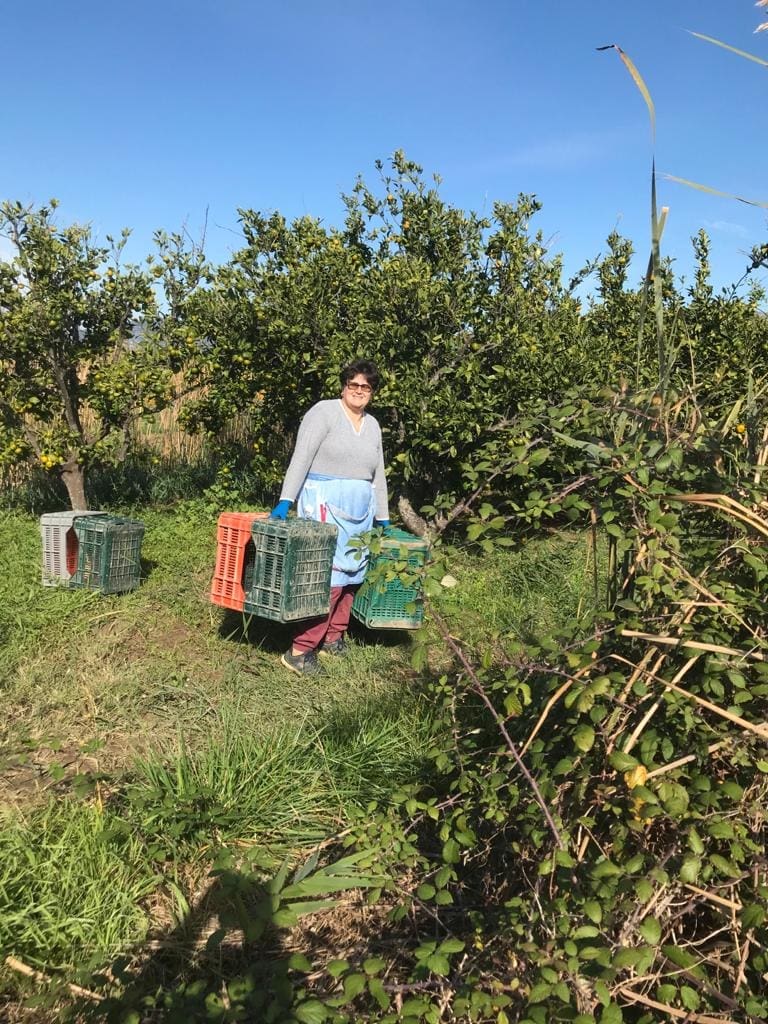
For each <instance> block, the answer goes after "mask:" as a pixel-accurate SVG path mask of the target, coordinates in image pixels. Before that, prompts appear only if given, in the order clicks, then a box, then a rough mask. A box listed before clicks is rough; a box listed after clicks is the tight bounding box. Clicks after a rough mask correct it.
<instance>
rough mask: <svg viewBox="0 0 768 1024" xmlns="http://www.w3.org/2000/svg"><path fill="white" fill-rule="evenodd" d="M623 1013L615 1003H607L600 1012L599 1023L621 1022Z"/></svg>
mask: <svg viewBox="0 0 768 1024" xmlns="http://www.w3.org/2000/svg"><path fill="white" fill-rule="evenodd" d="M623 1020H624V1014H623V1013H622V1012H621V1007H620V1006H619V1005H618V1004H617V1003H609V1004H608V1006H606V1007H604V1009H603V1012H602V1013H601V1014H600V1024H622V1022H623Z"/></svg>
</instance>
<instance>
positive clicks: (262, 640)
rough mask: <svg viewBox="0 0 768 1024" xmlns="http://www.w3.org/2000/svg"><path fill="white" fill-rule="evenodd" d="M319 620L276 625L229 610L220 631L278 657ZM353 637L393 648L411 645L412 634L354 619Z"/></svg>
mask: <svg viewBox="0 0 768 1024" xmlns="http://www.w3.org/2000/svg"><path fill="white" fill-rule="evenodd" d="M316 621H321V620H315V619H301V620H299V621H297V622H288V623H282V622H272V621H271V620H269V619H262V618H260V617H259V616H257V615H246V614H245V613H243V612H236V611H230V610H226V611H225V612H224V617H223V618H222V620H221V623H220V624H219V631H218V632H219V636H220V637H221V638H222V640H229V641H231V642H232V643H236V644H248V645H249V646H251V647H258V648H259V649H260V650H262V651H265V652H266V653H267V654H278V653H282V652H283V651H285V650H287V649H288V647H289V646H290V644H291V643H292V641H293V638H294V637H295V636H296V634H297V633H299V632H301V631H302V630H304V629H308V628H309V626H311V625H312V624H313V623H314V622H316ZM349 637H350V639H352V640H354V641H355V643H357V644H358V645H359V646H360V647H373V646H376V647H385V648H392V647H404V646H405V645H406V644H408V643H409V641H410V637H411V632H410V631H409V630H405V629H369V628H368V627H367V626H364V625H363V624H362V623H360V622H358V621H357V620H356V619H354V618H353V619H352V620H351V621H350V624H349Z"/></svg>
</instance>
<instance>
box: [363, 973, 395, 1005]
mask: <svg viewBox="0 0 768 1024" xmlns="http://www.w3.org/2000/svg"><path fill="white" fill-rule="evenodd" d="M368 991H369V992H370V993H371V995H372V996H373V998H374V999H375V1000H376V1002H377V1003H378V1004H379V1009H380V1010H386V1009H388V1008H389V1004H390V998H389V996H388V995H387V993H386V992H385V991H384V985H383V984H382V982H381V979H380V978H371V980H370V981H369V982H368Z"/></svg>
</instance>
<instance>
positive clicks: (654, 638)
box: [621, 629, 765, 661]
mask: <svg viewBox="0 0 768 1024" xmlns="http://www.w3.org/2000/svg"><path fill="white" fill-rule="evenodd" d="M621 636H628V637H634V638H635V639H636V640H647V641H648V642H649V643H652V644H665V645H666V646H667V647H690V648H692V649H693V650H695V651H708V652H709V653H710V654H727V655H729V656H730V657H734V658H743V659H747V658H751V659H752V660H753V661H765V655H764V654H761V653H760V651H737V650H736V648H735V647H723V646H722V645H721V644H705V643H703V642H702V641H700V640H686V639H684V638H682V637H677V636H659V635H657V634H656V633H642V632H640V630H637V629H622V631H621Z"/></svg>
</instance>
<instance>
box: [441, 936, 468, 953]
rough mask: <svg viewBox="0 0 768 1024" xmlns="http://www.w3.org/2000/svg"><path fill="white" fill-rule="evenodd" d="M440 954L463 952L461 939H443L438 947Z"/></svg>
mask: <svg viewBox="0 0 768 1024" xmlns="http://www.w3.org/2000/svg"><path fill="white" fill-rule="evenodd" d="M439 949H440V952H441V953H461V952H463V950H464V943H463V942H462V941H461V939H445V940H444V941H443V942H441V943H440V946H439Z"/></svg>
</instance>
